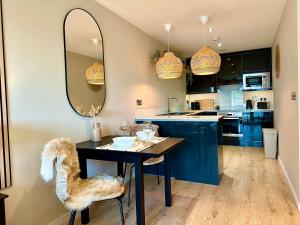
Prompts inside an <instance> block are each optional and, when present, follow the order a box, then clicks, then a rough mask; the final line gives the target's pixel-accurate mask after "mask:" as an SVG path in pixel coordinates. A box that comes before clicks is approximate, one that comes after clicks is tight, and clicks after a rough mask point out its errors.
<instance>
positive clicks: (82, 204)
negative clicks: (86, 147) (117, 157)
mask: <svg viewBox="0 0 300 225" xmlns="http://www.w3.org/2000/svg"><path fill="white" fill-rule="evenodd" d="M54 165H55V168H56V195H57V197H58V198H59V199H60V201H61V202H63V203H64V205H65V206H66V207H67V208H69V209H76V210H82V209H84V208H87V207H88V206H89V205H90V204H92V203H93V202H95V201H100V200H107V199H112V198H116V197H119V196H121V195H122V194H123V193H124V187H123V184H122V180H121V179H118V178H114V177H111V176H108V175H101V176H95V177H92V178H89V179H80V178H79V173H80V169H79V160H78V155H77V151H76V147H75V144H74V143H73V142H72V141H71V140H70V139H65V138H57V139H53V140H51V141H49V142H48V143H47V144H46V145H45V147H44V150H43V152H42V163H41V169H40V174H41V176H42V177H43V179H44V180H45V181H46V182H49V181H50V180H52V179H53V176H54V172H53V168H54Z"/></svg>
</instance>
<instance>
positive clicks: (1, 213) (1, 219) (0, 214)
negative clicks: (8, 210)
mask: <svg viewBox="0 0 300 225" xmlns="http://www.w3.org/2000/svg"><path fill="white" fill-rule="evenodd" d="M5 224H6V223H5V205H4V199H1V200H0V225H5Z"/></svg>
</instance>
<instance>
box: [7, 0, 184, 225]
mask: <svg viewBox="0 0 300 225" xmlns="http://www.w3.org/2000/svg"><path fill="white" fill-rule="evenodd" d="M75 7H81V8H84V9H86V10H88V11H89V12H91V13H92V14H93V15H94V16H95V18H96V20H97V21H98V23H99V25H100V27H101V29H102V32H103V38H104V51H105V66H106V75H107V77H106V81H107V98H106V104H105V106H104V110H103V111H102V112H101V120H102V122H103V124H104V133H105V134H111V133H116V131H117V129H118V126H119V123H120V121H121V120H122V119H129V120H132V119H133V112H134V108H135V101H136V99H142V100H143V103H144V105H143V107H155V106H157V107H158V106H163V105H164V104H165V102H166V98H167V97H178V98H180V99H182V101H183V100H184V88H185V85H184V81H183V79H181V80H172V81H169V80H163V81H162V80H158V79H157V78H156V75H155V73H154V69H153V67H152V66H151V65H150V63H149V61H150V56H151V54H152V53H153V52H154V51H155V50H156V49H157V48H159V47H162V46H161V45H160V44H159V43H157V42H156V41H154V40H153V39H152V38H150V37H149V36H147V35H146V34H145V33H143V32H142V31H140V30H139V29H137V28H136V27H134V26H132V25H131V24H129V23H127V22H125V21H124V20H122V19H121V18H119V17H118V16H116V15H115V14H113V13H111V12H110V11H108V10H106V9H105V8H103V7H102V6H100V5H98V4H97V3H96V2H93V1H92V0H68V1H61V0H51V1H49V0H47V1H46V0H26V1H20V0H3V11H4V30H5V48H6V65H7V89H8V105H9V120H10V138H11V158H12V165H13V167H12V177H13V187H12V188H9V189H7V190H4V191H3V192H4V193H6V194H9V195H10V197H9V198H8V200H7V218H8V225H33V224H34V225H44V224H48V223H49V222H50V221H53V220H54V219H55V218H58V217H59V216H60V215H62V214H63V213H64V212H65V211H64V209H63V207H62V205H61V204H60V202H59V201H58V200H57V198H56V196H55V193H54V185H53V184H51V185H49V184H45V183H44V182H43V181H42V180H41V178H40V176H39V167H40V153H41V150H42V147H43V145H44V144H45V143H46V142H47V141H48V140H49V139H51V138H54V137H60V136H67V137H71V138H73V139H74V140H75V141H77V142H78V141H83V140H86V139H87V138H88V127H89V121H88V120H87V119H84V118H82V117H79V116H78V115H77V114H76V113H75V112H73V111H72V108H71V107H70V106H69V103H68V100H67V97H66V93H65V75H64V50H63V20H64V16H65V15H66V13H67V12H68V11H69V10H70V9H72V8H75ZM98 165H99V164H98ZM101 165H102V164H101ZM91 168H96V166H95V165H93V166H92V167H91ZM98 168H99V167H97V169H98ZM104 170H106V169H105V168H104Z"/></svg>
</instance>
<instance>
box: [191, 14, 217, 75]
mask: <svg viewBox="0 0 300 225" xmlns="http://www.w3.org/2000/svg"><path fill="white" fill-rule="evenodd" d="M200 20H201V22H202V24H203V27H204V46H203V47H202V48H201V49H200V50H199V51H198V52H196V53H195V54H194V55H193V57H192V59H191V68H192V72H193V74H195V75H212V74H216V73H218V72H219V70H220V66H221V57H220V55H219V54H218V53H216V52H215V51H213V50H212V49H211V48H209V47H208V46H207V40H206V23H207V22H208V16H201V17H200Z"/></svg>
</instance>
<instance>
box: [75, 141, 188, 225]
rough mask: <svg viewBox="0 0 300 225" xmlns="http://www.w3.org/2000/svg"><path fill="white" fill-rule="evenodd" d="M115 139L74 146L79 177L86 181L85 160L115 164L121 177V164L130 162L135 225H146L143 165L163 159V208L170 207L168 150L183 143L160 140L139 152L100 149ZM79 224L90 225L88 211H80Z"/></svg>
mask: <svg viewBox="0 0 300 225" xmlns="http://www.w3.org/2000/svg"><path fill="white" fill-rule="evenodd" d="M114 137H115V136H105V137H102V139H101V141H97V142H94V141H91V140H89V141H84V142H80V143H77V144H76V149H77V152H78V157H79V163H80V170H81V172H80V177H81V178H82V179H86V178H87V177H88V175H87V160H88V159H93V160H104V161H114V162H117V174H118V176H122V175H123V163H133V164H134V165H135V197H136V201H135V203H136V224H137V225H145V201H144V199H145V196H144V195H145V194H144V167H143V162H144V161H145V160H147V159H149V158H158V157H161V156H164V162H163V165H164V166H163V168H164V172H163V174H164V181H165V182H164V184H165V185H164V186H165V205H166V207H171V206H172V194H171V173H170V154H169V153H170V151H172V150H173V149H175V148H176V147H178V146H179V145H180V144H182V143H183V142H184V138H171V137H168V138H166V139H164V140H163V141H161V142H159V143H157V144H153V145H151V146H149V147H148V148H146V149H143V150H142V151H135V152H134V151H127V150H111V149H105V148H104V149H103V148H101V149H99V147H101V146H105V145H108V144H111V143H112V142H113V138H114ZM81 223H82V224H88V223H89V209H88V208H87V209H84V210H82V211H81Z"/></svg>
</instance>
